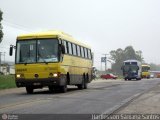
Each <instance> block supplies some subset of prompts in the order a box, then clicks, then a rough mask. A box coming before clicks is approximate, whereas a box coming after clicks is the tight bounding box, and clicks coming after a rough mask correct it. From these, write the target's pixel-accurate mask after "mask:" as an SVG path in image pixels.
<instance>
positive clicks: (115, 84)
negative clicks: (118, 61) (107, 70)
mask: <svg viewBox="0 0 160 120" xmlns="http://www.w3.org/2000/svg"><path fill="white" fill-rule="evenodd" d="M157 84H160V79H143V80H141V81H124V80H96V81H93V82H92V83H90V84H89V88H88V89H86V90H78V89H77V88H76V87H70V88H69V91H68V92H67V93H50V92H49V91H48V89H47V88H46V89H42V90H36V91H35V92H34V94H31V95H30V94H26V91H25V89H24V88H16V89H10V90H2V91H0V114H2V113H9V114H108V113H110V112H112V111H114V110H115V109H117V108H118V107H119V106H121V105H122V104H124V103H125V102H128V101H129V100H131V99H132V98H134V97H136V96H138V95H140V94H141V93H143V92H144V91H146V90H149V89H151V88H152V87H154V86H156V85H157Z"/></svg>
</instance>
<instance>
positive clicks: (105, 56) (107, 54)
mask: <svg viewBox="0 0 160 120" xmlns="http://www.w3.org/2000/svg"><path fill="white" fill-rule="evenodd" d="M103 55H104V56H105V71H106V70H107V55H109V54H103Z"/></svg>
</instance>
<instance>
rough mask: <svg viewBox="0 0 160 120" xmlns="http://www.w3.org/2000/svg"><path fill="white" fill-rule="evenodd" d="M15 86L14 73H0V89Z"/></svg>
mask: <svg viewBox="0 0 160 120" xmlns="http://www.w3.org/2000/svg"><path fill="white" fill-rule="evenodd" d="M14 87H16V84H15V77H14V75H0V90H1V89H8V88H14Z"/></svg>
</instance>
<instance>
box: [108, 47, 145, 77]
mask: <svg viewBox="0 0 160 120" xmlns="http://www.w3.org/2000/svg"><path fill="white" fill-rule="evenodd" d="M110 56H111V58H110V59H111V60H112V61H114V64H113V65H112V70H113V71H114V72H116V73H117V74H122V71H121V66H122V64H123V61H125V60H128V59H134V60H139V61H141V62H143V61H144V60H143V58H142V51H135V50H134V48H133V47H132V46H127V47H126V48H125V49H124V50H123V49H121V48H118V49H117V50H112V51H111V52H110Z"/></svg>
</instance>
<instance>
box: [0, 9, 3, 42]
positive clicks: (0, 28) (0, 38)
mask: <svg viewBox="0 0 160 120" xmlns="http://www.w3.org/2000/svg"><path fill="white" fill-rule="evenodd" d="M2 14H3V12H2V11H1V10H0V43H1V41H2V38H3V32H2V24H1V21H2Z"/></svg>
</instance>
